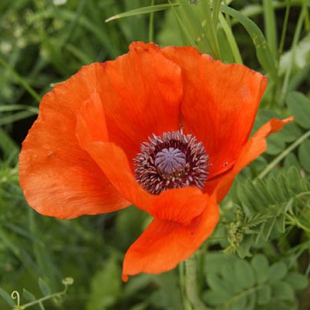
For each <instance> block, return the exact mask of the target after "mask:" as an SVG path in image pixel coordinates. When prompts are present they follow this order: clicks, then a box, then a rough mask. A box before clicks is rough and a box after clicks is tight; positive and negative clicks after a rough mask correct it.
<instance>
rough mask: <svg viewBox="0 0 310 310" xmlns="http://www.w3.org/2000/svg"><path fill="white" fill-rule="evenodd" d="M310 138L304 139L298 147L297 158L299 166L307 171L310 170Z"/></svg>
mask: <svg viewBox="0 0 310 310" xmlns="http://www.w3.org/2000/svg"><path fill="white" fill-rule="evenodd" d="M309 123H310V119H309ZM309 155H310V139H307V140H305V141H304V142H303V143H302V144H301V145H300V146H299V148H298V158H299V162H300V164H301V166H302V167H303V168H304V169H305V170H306V171H307V172H310V160H309Z"/></svg>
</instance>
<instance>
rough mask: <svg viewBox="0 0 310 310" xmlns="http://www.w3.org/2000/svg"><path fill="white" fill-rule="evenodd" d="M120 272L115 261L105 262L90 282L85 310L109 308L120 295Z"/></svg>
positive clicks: (112, 259)
mask: <svg viewBox="0 0 310 310" xmlns="http://www.w3.org/2000/svg"><path fill="white" fill-rule="evenodd" d="M120 279H121V271H120V267H119V265H118V263H117V261H116V259H114V258H111V259H110V260H109V261H107V262H105V264H104V266H103V268H102V269H99V270H98V271H97V273H96V274H95V276H94V277H93V278H92V281H91V290H90V295H89V298H88V301H87V304H86V309H87V310H101V309H106V308H108V307H111V306H112V305H114V304H115V302H116V301H117V300H118V297H119V294H120V293H121V280H120Z"/></svg>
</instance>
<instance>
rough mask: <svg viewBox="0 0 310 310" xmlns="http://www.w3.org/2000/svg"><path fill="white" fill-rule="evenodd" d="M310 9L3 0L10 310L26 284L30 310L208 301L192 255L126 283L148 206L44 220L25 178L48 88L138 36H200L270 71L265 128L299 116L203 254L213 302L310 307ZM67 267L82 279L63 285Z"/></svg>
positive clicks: (199, 260) (243, 178) (230, 204)
mask: <svg viewBox="0 0 310 310" xmlns="http://www.w3.org/2000/svg"><path fill="white" fill-rule="evenodd" d="M190 2H197V3H196V4H190ZM226 3H227V2H226ZM169 6H170V8H169ZM309 8H310V2H309V1H296V0H295V1H293V0H291V1H289V0H287V1H271V0H264V1H231V2H230V3H227V5H224V4H222V5H221V4H220V2H219V1H214V3H212V2H211V3H209V2H207V1H204V0H200V1H185V0H179V1H168V2H167V1H164V0H162V1H146V0H144V1H143V0H140V1H139V0H68V1H63V3H61V2H60V1H59V0H58V1H57V0H54V1H52V0H45V1H44V0H14V1H11V0H2V1H1V2H0V86H1V87H0V88H1V91H0V155H1V158H0V160H1V161H0V287H1V290H0V294H1V296H2V297H3V298H0V309H13V308H14V307H15V309H18V308H16V306H14V305H16V302H17V301H16V300H13V299H11V298H10V296H9V294H11V292H12V291H14V290H17V291H19V293H20V298H21V301H20V304H21V305H26V304H28V303H34V305H33V306H30V305H29V309H81V310H82V309H86V310H90V309H91V310H101V309H130V310H143V309H156V310H157V309H158V310H161V309H173V310H174V309H175V310H179V309H183V308H184V309H194V308H195V298H196V297H197V296H193V294H192V293H191V292H188V291H187V294H185V290H186V281H189V279H186V274H185V271H184V270H185V267H184V264H181V265H180V266H179V268H176V269H175V270H173V271H171V272H167V273H164V274H162V275H158V276H157V275H156V276H154V275H146V274H141V275H139V276H137V277H133V278H131V279H130V281H129V282H128V283H127V284H124V283H122V282H121V263H122V259H123V255H124V253H125V251H126V249H127V248H128V247H129V245H130V244H131V243H132V242H133V241H134V240H135V239H136V238H137V237H138V236H139V234H140V233H141V232H142V231H143V229H144V227H145V226H146V225H147V223H148V221H149V220H150V219H149V218H148V216H147V215H145V214H143V213H142V212H140V211H139V210H137V209H135V208H134V207H130V208H128V209H126V210H123V211H121V212H117V213H111V214H105V215H100V216H95V217H92V216H84V217H82V218H79V219H75V220H70V221H69V220H68V221H60V220H56V219H54V218H48V217H43V216H41V215H39V214H37V213H36V212H35V211H33V210H32V209H31V208H30V207H29V206H28V205H27V203H26V202H25V200H24V198H23V194H22V191H21V189H20V187H19V183H18V153H19V150H20V145H21V142H22V140H23V139H24V138H25V136H26V134H27V131H28V129H29V128H30V126H31V124H32V123H33V121H34V120H35V119H36V117H37V114H38V105H39V102H40V98H41V97H42V95H44V94H45V93H46V92H48V91H49V90H51V87H52V85H53V84H55V83H58V82H60V81H63V80H65V79H67V78H68V77H70V76H71V75H72V74H74V73H75V72H76V71H78V70H79V68H80V67H81V66H82V65H85V64H89V63H92V62H95V61H105V60H108V59H114V58H115V57H117V56H118V55H121V54H123V53H126V52H127V49H128V44H129V43H130V42H132V41H137V40H141V41H145V42H147V41H154V42H155V43H157V44H159V45H161V46H164V45H193V46H196V47H197V48H199V50H200V51H201V52H206V53H209V54H211V55H212V56H213V57H214V58H219V59H222V60H223V61H225V62H238V63H244V64H246V65H247V66H249V67H250V68H252V69H255V70H258V71H261V72H263V73H264V74H266V75H267V77H268V81H269V85H268V89H267V91H266V93H265V96H264V98H263V101H262V104H261V107H260V111H259V113H258V117H257V120H256V123H255V129H257V128H258V127H259V126H260V125H262V124H263V123H264V122H265V121H267V120H268V119H270V118H272V117H280V118H284V117H287V116H289V115H294V116H295V121H294V122H293V123H291V124H289V125H288V126H286V128H285V129H284V130H283V131H282V132H280V133H279V134H277V135H274V136H272V137H271V138H269V139H268V149H267V151H266V153H265V154H264V155H263V156H261V157H260V158H258V159H257V160H256V161H255V162H253V163H252V164H250V165H249V166H248V167H247V168H246V169H244V171H243V172H242V173H241V174H240V175H239V176H238V179H237V180H236V182H235V183H234V186H233V188H232V190H231V191H230V193H229V195H228V196H227V197H226V198H225V200H224V202H223V203H222V205H221V222H220V224H219V225H218V227H217V229H216V231H215V233H214V234H213V236H212V237H211V238H210V239H209V240H208V241H207V242H206V243H205V244H204V245H203V247H202V248H201V250H200V251H198V252H197V253H196V255H195V257H194V258H193V260H194V261H195V263H196V266H197V292H198V295H199V298H200V299H201V301H202V302H203V303H204V304H205V305H206V309H236V310H242V309H245V310H251V309H255V310H256V309H258V310H263V309H266V310H267V309H276V310H277V309H281V310H282V309H284V310H285V309H288V310H291V309H302V310H306V309H309V308H310V301H309V300H310V293H309V292H310V291H309V286H308V285H309V284H308V278H309V273H310V264H309V255H310V253H309V248H310V239H309V234H310V199H309V196H310V182H309V174H310V99H309V98H310V93H309V89H310V78H309V76H310V73H309V71H310V19H309ZM121 13H124V14H121ZM116 14H119V15H118V16H115V15H116ZM112 16H115V17H114V19H113V20H111V21H110V22H108V23H105V20H106V19H107V18H109V17H112ZM211 78H212V77H211ZM66 277H72V278H74V283H73V285H70V286H68V291H67V292H66V293H65V294H62V293H61V292H62V290H63V289H64V285H63V284H62V280H63V279H65V278H66ZM66 285H68V284H65V287H66ZM57 292H59V294H58V293H57ZM55 293H56V295H53V294H55ZM44 296H45V297H44ZM53 296H54V297H53ZM40 298H46V299H47V301H43V300H41V299H40ZM40 300H41V301H40ZM196 306H197V304H196ZM195 309H198V310H200V309H199V306H198V307H196V308H195Z"/></svg>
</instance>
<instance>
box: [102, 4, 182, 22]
mask: <svg viewBox="0 0 310 310" xmlns="http://www.w3.org/2000/svg"><path fill="white" fill-rule="evenodd" d="M172 6H179V4H178V3H174V4H158V5H150V6H145V7H142V8H138V9H134V10H130V11H127V12H124V13H120V14H116V15H114V16H111V17H109V18H108V19H106V21H105V22H106V23H107V22H110V21H112V20H115V19H120V18H124V17H131V16H137V15H141V14H150V13H153V12H158V11H163V10H167V9H170V8H171V7H172Z"/></svg>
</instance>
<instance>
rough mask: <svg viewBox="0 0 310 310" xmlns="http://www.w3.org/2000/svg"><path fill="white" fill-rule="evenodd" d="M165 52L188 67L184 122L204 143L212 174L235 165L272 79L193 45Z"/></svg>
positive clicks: (179, 63) (178, 62)
mask: <svg viewBox="0 0 310 310" xmlns="http://www.w3.org/2000/svg"><path fill="white" fill-rule="evenodd" d="M162 53H163V54H164V55H165V56H166V57H167V58H169V59H171V60H172V61H174V62H175V63H177V64H178V65H180V67H181V68H182V77H183V84H184V98H183V100H182V103H181V114H182V125H183V126H184V131H185V132H188V133H191V134H193V135H195V136H196V137H197V139H198V140H199V141H202V142H203V144H204V147H205V150H206V153H207V154H208V155H209V162H210V164H211V165H210V167H209V179H211V178H213V177H215V176H216V175H218V174H221V173H223V172H225V171H227V170H229V169H230V168H231V167H232V166H233V164H234V162H235V160H236V158H237V156H238V154H239V152H240V150H241V148H242V147H243V145H244V144H245V143H246V141H247V139H248V137H249V135H250V132H251V129H252V126H253V123H254V119H255V116H256V113H257V109H258V106H259V102H260V100H261V97H262V95H263V92H264V90H265V88H266V85H267V80H266V78H265V77H264V76H263V75H261V74H260V73H257V72H254V71H252V70H250V69H248V68H247V67H245V66H243V65H239V64H224V63H222V62H220V61H215V60H213V59H212V58H211V57H210V56H208V55H201V54H200V53H199V52H198V51H197V50H196V49H194V48H191V47H168V48H165V49H163V50H162Z"/></svg>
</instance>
